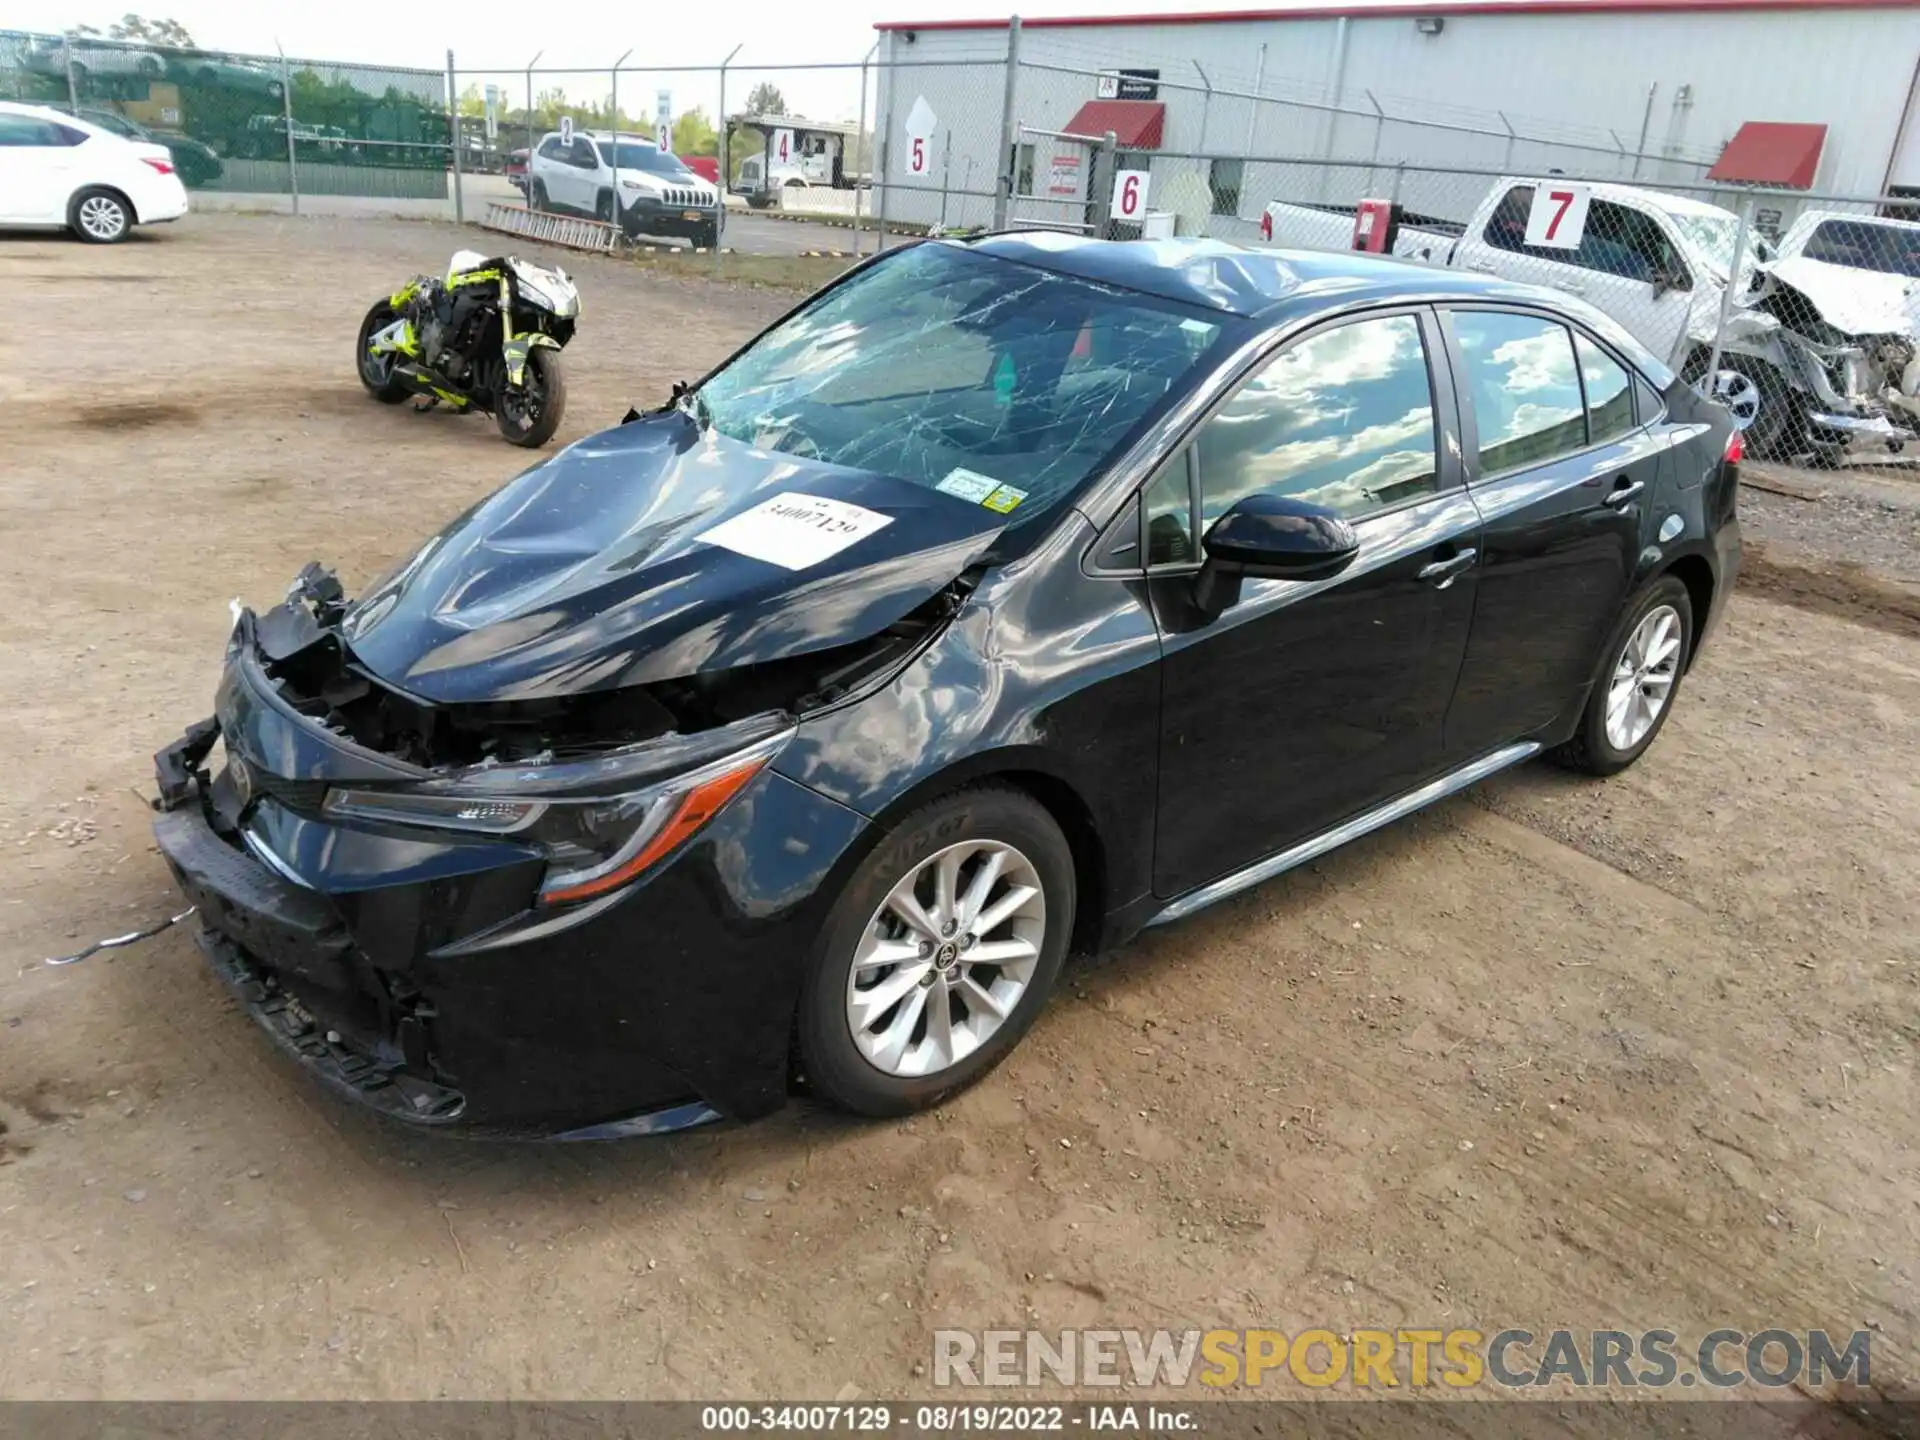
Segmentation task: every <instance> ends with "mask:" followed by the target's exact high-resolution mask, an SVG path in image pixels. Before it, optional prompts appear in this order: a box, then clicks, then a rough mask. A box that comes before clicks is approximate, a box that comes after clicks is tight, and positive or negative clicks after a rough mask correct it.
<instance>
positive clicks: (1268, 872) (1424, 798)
mask: <svg viewBox="0 0 1920 1440" xmlns="http://www.w3.org/2000/svg"><path fill="white" fill-rule="evenodd" d="M1539 750H1540V744H1539V742H1538V741H1535V740H1525V741H1522V742H1520V743H1519V744H1517V745H1508V746H1505V747H1503V748H1501V749H1499V750H1495V751H1494V752H1493V753H1492V754H1491V755H1482V756H1481V757H1480V758H1479V759H1478V760H1474V761H1470V762H1469V763H1467V764H1465V765H1462V766H1461V767H1460V768H1459V769H1458V770H1454V771H1451V772H1449V773H1448V774H1445V775H1442V776H1441V777H1440V778H1439V779H1437V780H1429V781H1428V782H1427V783H1426V784H1424V785H1422V786H1421V787H1420V788H1419V789H1417V790H1409V791H1408V792H1407V793H1406V794H1404V795H1402V796H1400V797H1399V798H1398V799H1394V800H1389V801H1387V802H1386V803H1385V804H1384V805H1376V806H1375V807H1374V808H1373V809H1371V810H1368V811H1365V812H1363V813H1362V814H1359V815H1356V816H1354V817H1353V818H1352V819H1351V820H1344V821H1342V822H1341V823H1340V824H1338V825H1336V826H1334V827H1333V828H1332V829H1331V830H1323V831H1321V832H1320V834H1318V835H1315V836H1313V837H1311V838H1310V839H1306V840H1302V841H1301V842H1300V843H1299V844H1297V845H1294V846H1292V847H1290V848H1288V849H1286V850H1282V851H1280V852H1279V853H1278V854H1277V855H1269V856H1267V857H1266V859H1264V860H1256V861H1254V863H1253V864H1251V865H1249V866H1247V867H1246V868H1245V869H1243V870H1236V871H1234V872H1233V873H1232V874H1231V875H1223V876H1221V877H1220V878H1219V879H1218V880H1215V881H1213V882H1211V883H1210V884H1207V885H1202V886H1201V887H1200V888H1199V889H1198V890H1189V891H1188V892H1187V893H1186V894H1185V895H1182V896H1181V897H1180V898H1179V899H1177V900H1174V901H1171V902H1169V903H1168V904H1167V905H1166V906H1164V907H1163V908H1162V909H1161V910H1160V911H1159V912H1158V913H1157V914H1156V915H1154V917H1153V918H1152V919H1151V920H1149V921H1147V924H1148V925H1149V926H1152V925H1165V924H1168V923H1170V922H1171V921H1174V920H1182V919H1185V918H1186V917H1187V916H1189V915H1191V914H1193V913H1194V911H1196V910H1204V909H1205V908H1206V907H1207V906H1209V905H1211V904H1213V903H1214V902H1215V901H1216V900H1224V899H1226V898H1227V897H1228V896H1229V895H1238V894H1239V893H1240V892H1241V891H1242V890H1247V889H1251V888H1252V887H1253V886H1255V885H1258V884H1260V883H1261V882H1262V881H1266V880H1271V879H1272V878H1273V877H1274V876H1276V875H1281V874H1284V873H1285V872H1287V871H1288V870H1291V869H1293V868H1294V867H1295V866H1296V865H1304V864H1306V863H1307V861H1309V860H1317V859H1319V858H1320V857H1321V856H1322V855H1324V854H1326V853H1327V852H1328V851H1329V850H1335V849H1338V848H1339V847H1340V846H1342V845H1344V844H1346V843H1347V842H1348V841H1349V840H1357V839H1359V838H1360V837H1361V836H1362V835H1365V834H1368V833H1370V832H1371V831H1374V830H1378V829H1379V828H1380V827H1381V826H1383V825H1391V824H1392V823H1393V822H1394V821H1396V820H1400V819H1404V818H1405V817H1406V816H1408V815H1411V814H1412V813H1413V812H1414V811H1416V810H1421V809H1425V808H1426V807H1427V806H1429V805H1431V804H1433V802H1434V801H1436V800H1444V799H1445V798H1446V797H1447V796H1449V795H1452V794H1455V793H1457V792H1458V791H1461V790H1464V789H1466V788H1467V787H1468V786H1469V785H1472V784H1475V783H1477V782H1478V781H1481V780H1484V779H1486V778H1487V776H1489V775H1492V774H1494V773H1495V772H1496V771H1500V770H1504V769H1506V768H1507V767H1508V766H1509V765H1518V764H1519V763H1520V762H1521V761H1522V760H1525V759H1528V758H1529V757H1531V756H1533V755H1535V754H1538V753H1539Z"/></svg>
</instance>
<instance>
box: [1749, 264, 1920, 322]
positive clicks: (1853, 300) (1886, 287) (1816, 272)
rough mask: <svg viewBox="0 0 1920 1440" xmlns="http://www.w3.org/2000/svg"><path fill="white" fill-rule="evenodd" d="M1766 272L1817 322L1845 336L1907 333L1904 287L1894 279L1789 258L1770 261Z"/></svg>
mask: <svg viewBox="0 0 1920 1440" xmlns="http://www.w3.org/2000/svg"><path fill="white" fill-rule="evenodd" d="M1767 273H1768V274H1769V275H1771V276H1772V277H1773V278H1774V279H1776V280H1780V281H1783V282H1784V283H1786V284H1788V285H1791V286H1792V287H1793V288H1794V289H1796V290H1798V291H1799V292H1800V293H1801V294H1802V295H1804V296H1806V297H1807V299H1808V300H1809V301H1810V302H1812V304H1813V305H1814V307H1815V308H1816V309H1818V310H1819V312H1820V315H1821V318H1822V319H1824V320H1825V321H1826V322H1827V323H1828V324H1829V325H1831V326H1833V327H1834V329H1836V330H1839V331H1841V332H1843V333H1844V334H1848V335H1905V334H1910V333H1912V329H1913V322H1912V320H1911V319H1910V318H1909V317H1908V314H1907V284H1908V282H1907V281H1906V280H1903V279H1902V278H1901V277H1900V276H1898V275H1882V274H1880V273H1878V272H1877V271H1873V270H1856V269H1854V268H1853V267H1852V266H1850V265H1833V264H1829V263H1828V262H1827V261H1825V260H1814V259H1810V258H1808V257H1807V256H1805V255H1795V256H1792V257H1790V258H1788V259H1785V260H1776V261H1774V262H1773V264H1772V265H1770V266H1768V267H1767Z"/></svg>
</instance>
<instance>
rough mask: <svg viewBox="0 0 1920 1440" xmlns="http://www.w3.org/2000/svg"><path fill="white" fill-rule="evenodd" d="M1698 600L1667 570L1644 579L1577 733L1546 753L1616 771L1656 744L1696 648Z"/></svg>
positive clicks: (1593, 769)
mask: <svg viewBox="0 0 1920 1440" xmlns="http://www.w3.org/2000/svg"><path fill="white" fill-rule="evenodd" d="M1694 623H1695V622H1694V615H1693V602H1692V600H1691V599H1690V598H1689V597H1688V594H1687V587H1686V586H1685V585H1683V584H1682V583H1681V582H1680V581H1679V580H1678V579H1676V578H1675V577H1673V576H1671V575H1662V576H1660V577H1659V578H1658V579H1656V580H1654V581H1653V582H1652V583H1651V584H1650V585H1646V586H1644V587H1642V589H1641V590H1640V591H1639V593H1638V594H1637V595H1635V597H1634V598H1633V600H1632V602H1631V603H1629V604H1628V606H1627V608H1626V612H1625V613H1624V614H1623V615H1622V616H1621V617H1620V623H1619V624H1617V625H1616V626H1614V628H1613V633H1612V634H1611V635H1609V636H1608V637H1607V646H1606V649H1605V650H1604V651H1603V652H1602V654H1603V655H1604V656H1605V658H1604V660H1603V661H1602V662H1601V667H1600V670H1599V673H1598V674H1597V675H1596V676H1595V678H1594V683H1593V690H1592V692H1591V693H1590V694H1589V695H1588V697H1587V708H1586V709H1585V710H1584V711H1582V712H1581V715H1580V728H1579V729H1578V730H1576V731H1575V732H1574V734H1573V738H1572V739H1571V740H1569V741H1567V742H1566V744H1564V745H1561V746H1560V747H1558V748H1557V749H1555V750H1553V751H1551V752H1549V755H1548V758H1549V759H1551V760H1553V761H1555V762H1556V763H1558V764H1561V765H1564V766H1566V767H1567V768H1569V769H1572V770H1584V771H1586V772H1587V774H1589V775H1615V774H1618V773H1619V772H1620V771H1622V770H1624V769H1626V768H1627V767H1628V766H1629V765H1631V764H1633V762H1634V761H1636V760H1638V759H1639V758H1640V757H1641V756H1642V755H1644V754H1646V752H1647V747H1649V746H1650V745H1652V744H1653V741H1654V737H1655V736H1657V735H1658V734H1659V733H1660V728H1661V726H1663V725H1665V724H1666V723H1667V716H1669V715H1671V714H1672V713H1673V702H1674V698H1675V697H1676V696H1677V695H1678V694H1679V693H1680V681H1681V679H1682V677H1683V676H1684V675H1685V674H1686V669H1687V660H1688V658H1689V657H1690V656H1691V655H1692V654H1693V636H1694Z"/></svg>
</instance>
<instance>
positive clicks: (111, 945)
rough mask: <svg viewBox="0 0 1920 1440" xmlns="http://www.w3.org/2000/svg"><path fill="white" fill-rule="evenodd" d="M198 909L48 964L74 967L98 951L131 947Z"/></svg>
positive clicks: (52, 960)
mask: <svg viewBox="0 0 1920 1440" xmlns="http://www.w3.org/2000/svg"><path fill="white" fill-rule="evenodd" d="M197 908H199V907H197V906H194V905H189V906H188V907H187V908H186V909H184V910H182V911H181V912H180V913H179V914H178V915H175V916H174V917H173V918H172V919H170V920H162V921H161V922H160V923H159V924H158V925H151V926H149V927H148V928H146V929H145V930H132V931H129V932H128V933H127V934H125V935H115V936H113V937H112V938H111V939H108V940H96V941H94V942H93V944H91V945H89V946H87V948H86V949H84V950H82V951H80V952H79V953H78V954H75V955H62V956H59V957H58V958H50V959H48V961H47V964H49V965H72V964H75V963H77V962H79V961H81V960H84V959H86V958H87V957H88V956H89V955H92V954H95V953H97V952H98V951H101V950H118V949H119V948H120V947H121V946H122V945H131V944H133V943H134V942H135V941H136V940H145V939H146V938H147V937H148V936H151V935H158V934H159V933H160V932H161V931H162V930H170V929H172V928H173V927H174V926H175V925H178V924H179V923H180V922H181V921H182V920H184V919H186V918H187V917H188V916H189V915H191V914H193V912H194V911H195V910H196V909H197Z"/></svg>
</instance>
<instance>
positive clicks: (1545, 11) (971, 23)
mask: <svg viewBox="0 0 1920 1440" xmlns="http://www.w3.org/2000/svg"><path fill="white" fill-rule="evenodd" d="M1910 9H1920V4H1916V0H1436V3H1434V4H1431V5H1421V4H1409V3H1405V0H1392V3H1388V4H1380V5H1364V4H1361V5H1352V4H1349V5H1339V4H1335V5H1328V6H1326V7H1324V8H1320V7H1312V6H1299V7H1295V8H1293V9H1287V10H1189V11H1184V12H1176V13H1172V14H1166V15H1041V16H1035V17H1034V18H1033V19H1031V20H1028V19H1022V20H1021V22H1020V28H1021V29H1022V30H1038V29H1043V28H1054V27H1063V28H1064V27H1071V26H1080V25H1218V24H1231V23H1233V22H1234V21H1246V20H1338V19H1343V18H1345V19H1354V20H1365V19H1369V18H1383V17H1384V18H1392V17H1394V16H1408V15H1607V14H1621V15H1645V14H1658V13H1673V14H1699V13H1701V12H1703V11H1714V10H1910ZM873 28H874V29H876V30H1004V29H1006V28H1007V22H1006V21H1005V20H882V21H880V22H878V23H877V24H876V25H875V26H874V27H873Z"/></svg>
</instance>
